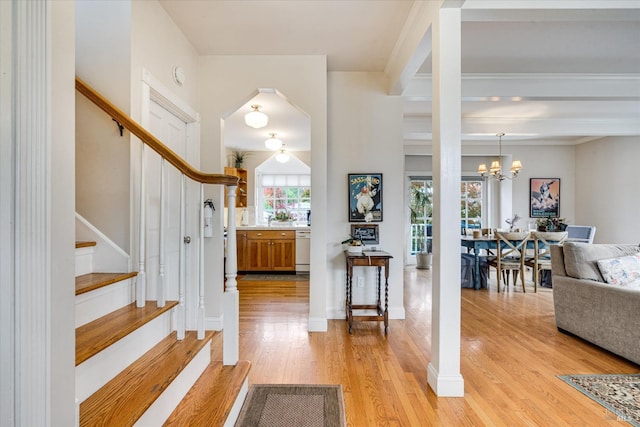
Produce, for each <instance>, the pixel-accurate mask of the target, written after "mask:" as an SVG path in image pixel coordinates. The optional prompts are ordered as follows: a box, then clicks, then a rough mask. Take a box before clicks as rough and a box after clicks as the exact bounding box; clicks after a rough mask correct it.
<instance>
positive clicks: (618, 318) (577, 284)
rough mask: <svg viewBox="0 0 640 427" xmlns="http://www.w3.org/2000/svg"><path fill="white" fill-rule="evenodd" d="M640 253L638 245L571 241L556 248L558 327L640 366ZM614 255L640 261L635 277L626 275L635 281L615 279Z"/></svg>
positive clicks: (555, 278) (553, 253) (553, 266)
mask: <svg viewBox="0 0 640 427" xmlns="http://www.w3.org/2000/svg"><path fill="white" fill-rule="evenodd" d="M639 253H640V247H639V246H638V245H617V244H589V243H565V244H564V245H563V246H554V247H552V252H551V268H552V274H553V302H554V307H555V317H556V326H557V327H558V330H560V331H562V332H568V333H570V334H573V335H576V336H578V337H580V338H583V339H585V340H587V341H589V342H591V343H593V344H595V345H597V346H599V347H602V348H604V349H606V350H609V351H611V352H612V353H615V354H617V355H619V356H622V357H624V358H625V359H628V360H631V361H632V362H635V363H637V364H640V286H639V282H638V280H637V277H638V274H639V273H640V272H638V271H634V270H635V269H636V268H637V262H636V260H637V259H639V258H638V256H636V254H639ZM630 255H631V256H630ZM612 259H616V260H620V259H623V260H625V261H629V260H631V262H632V263H634V262H635V263H636V264H635V267H631V268H630V270H631V271H630V272H631V274H630V275H629V274H626V273H623V275H624V274H626V277H628V278H630V279H629V283H623V284H620V283H621V282H618V281H617V280H616V279H615V278H613V279H612V277H611V275H610V274H609V273H610V270H609V265H611V262H612ZM605 260H607V261H605ZM598 261H600V264H601V265H599V264H598ZM601 269H602V271H601ZM603 272H604V274H605V276H604V277H603V274H602V273H603ZM605 278H606V280H605ZM607 280H608V281H609V282H611V283H618V284H611V283H607Z"/></svg>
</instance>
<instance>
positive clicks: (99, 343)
mask: <svg viewBox="0 0 640 427" xmlns="http://www.w3.org/2000/svg"><path fill="white" fill-rule="evenodd" d="M177 304H178V302H177V301H167V302H166V304H165V306H164V307H157V305H156V302H155V301H147V303H146V304H145V306H144V307H141V308H138V307H136V303H131V304H129V305H127V306H125V307H122V308H121V309H118V310H116V311H114V312H111V313H109V314H108V315H106V316H103V317H101V318H99V319H96V320H94V321H93V322H89V323H87V324H85V325H82V326H80V327H79V328H77V329H76V366H78V365H79V364H81V363H82V362H84V361H85V360H87V359H89V358H90V357H92V356H93V355H95V354H97V353H99V352H101V351H102V350H104V349H105V348H107V347H109V346H110V345H111V344H113V343H115V342H116V341H118V340H120V339H121V338H123V337H125V336H127V335H128V334H130V333H131V332H133V331H135V330H136V329H138V328H139V327H140V326H142V325H144V324H145V323H147V322H149V321H151V320H153V319H155V318H156V317H158V316H160V315H161V314H163V313H165V312H166V311H168V310H171V309H172V308H173V307H175V306H176V305H177Z"/></svg>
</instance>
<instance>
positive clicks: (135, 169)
mask: <svg viewBox="0 0 640 427" xmlns="http://www.w3.org/2000/svg"><path fill="white" fill-rule="evenodd" d="M141 87H142V94H141V106H140V124H141V125H142V127H144V128H145V129H149V126H150V120H151V119H150V117H151V116H150V108H151V102H156V103H157V104H159V105H160V106H161V107H163V108H164V109H166V110H167V111H169V112H170V113H171V114H173V115H175V116H176V117H178V118H179V119H181V120H183V121H184V122H185V123H186V124H187V134H186V138H187V143H186V147H187V149H186V159H185V160H186V161H187V162H189V163H190V164H191V165H192V166H193V167H195V168H198V169H199V168H200V114H199V113H198V112H197V111H195V109H193V108H191V106H189V105H188V104H187V103H185V102H184V101H183V100H182V99H180V98H179V97H178V96H177V95H175V94H174V93H173V92H172V91H171V90H170V89H169V88H167V87H166V86H165V85H164V84H163V83H162V82H161V81H160V80H158V79H157V78H156V77H154V76H153V75H152V74H151V73H150V72H149V71H148V70H146V69H143V70H142V84H141ZM139 167H140V149H139V147H135V149H134V147H133V145H132V152H131V168H132V173H131V176H132V177H135V176H139V175H138V174H139ZM169 167H173V166H169ZM186 182H187V198H186V200H187V207H186V215H187V217H186V234H187V235H188V236H190V237H191V243H190V244H189V245H188V246H187V248H186V251H185V253H186V260H187V264H186V295H187V299H186V301H185V304H186V306H185V307H186V316H187V321H186V327H187V329H188V330H195V329H196V327H197V324H196V321H197V320H196V315H197V303H198V301H197V295H198V277H199V273H198V271H199V260H198V252H197V250H198V248H199V247H200V231H199V228H198V227H199V222H198V221H197V218H198V215H199V209H200V206H198V205H199V200H200V187H199V184H196V183H193V182H192V181H191V180H190V179H187V180H186ZM131 185H132V187H133V188H132V191H131V194H132V201H131V202H132V203H131V206H132V217H131V219H132V221H131V224H132V229H133V230H134V232H133V233H132V236H137V235H138V230H137V228H138V226H139V224H138V221H137V214H138V212H137V211H139V194H140V189H139V188H138V186H139V180H136V179H132V182H131ZM138 245H139V243H138V242H137V240H136V239H135V238H132V242H131V247H132V248H136V250H133V249H132V255H133V256H134V257H135V258H136V259H137V258H138V256H139V253H138V252H137V248H138ZM134 265H135V264H134Z"/></svg>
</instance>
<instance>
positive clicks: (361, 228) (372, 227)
mask: <svg viewBox="0 0 640 427" xmlns="http://www.w3.org/2000/svg"><path fill="white" fill-rule="evenodd" d="M351 236H353V237H355V238H356V239H360V241H362V243H363V244H365V245H377V244H378V243H380V237H379V235H378V224H351Z"/></svg>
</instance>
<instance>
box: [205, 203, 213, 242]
mask: <svg viewBox="0 0 640 427" xmlns="http://www.w3.org/2000/svg"><path fill="white" fill-rule="evenodd" d="M215 210H216V208H214V207H213V200H211V199H207V200H205V201H204V215H203V216H204V232H203V234H204V237H212V236H213V211H215Z"/></svg>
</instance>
